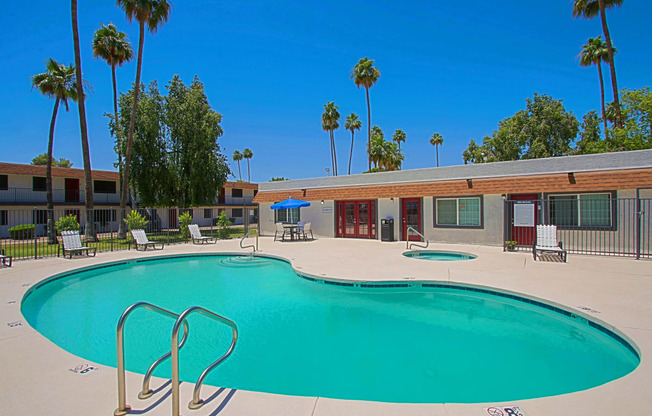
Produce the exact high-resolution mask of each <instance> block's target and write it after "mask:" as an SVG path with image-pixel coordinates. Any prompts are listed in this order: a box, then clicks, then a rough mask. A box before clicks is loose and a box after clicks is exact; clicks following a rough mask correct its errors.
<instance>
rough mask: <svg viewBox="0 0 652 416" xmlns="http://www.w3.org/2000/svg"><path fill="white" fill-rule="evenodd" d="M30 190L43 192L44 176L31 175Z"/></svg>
mask: <svg viewBox="0 0 652 416" xmlns="http://www.w3.org/2000/svg"><path fill="white" fill-rule="evenodd" d="M32 191H34V192H45V178H43V177H41V176H33V177H32Z"/></svg>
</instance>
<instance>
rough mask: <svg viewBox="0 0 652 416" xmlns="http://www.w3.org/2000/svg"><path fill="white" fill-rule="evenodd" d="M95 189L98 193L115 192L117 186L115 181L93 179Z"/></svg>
mask: <svg viewBox="0 0 652 416" xmlns="http://www.w3.org/2000/svg"><path fill="white" fill-rule="evenodd" d="M93 190H94V191H95V193H96V194H115V193H116V187H115V182H113V181H93Z"/></svg>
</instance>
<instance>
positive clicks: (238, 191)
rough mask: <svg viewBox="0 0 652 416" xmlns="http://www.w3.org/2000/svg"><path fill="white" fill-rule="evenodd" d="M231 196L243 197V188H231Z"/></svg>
mask: <svg viewBox="0 0 652 416" xmlns="http://www.w3.org/2000/svg"><path fill="white" fill-rule="evenodd" d="M231 196H232V197H233V198H242V189H236V188H233V189H231Z"/></svg>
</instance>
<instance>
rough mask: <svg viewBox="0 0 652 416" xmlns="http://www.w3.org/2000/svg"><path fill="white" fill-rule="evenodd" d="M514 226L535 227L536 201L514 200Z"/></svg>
mask: <svg viewBox="0 0 652 416" xmlns="http://www.w3.org/2000/svg"><path fill="white" fill-rule="evenodd" d="M514 226H515V227H534V202H532V201H514Z"/></svg>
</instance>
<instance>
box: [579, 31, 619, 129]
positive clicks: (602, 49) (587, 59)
mask: <svg viewBox="0 0 652 416" xmlns="http://www.w3.org/2000/svg"><path fill="white" fill-rule="evenodd" d="M614 52H617V51H616V50H614ZM602 62H609V52H608V50H607V44H606V43H605V42H603V41H602V37H601V36H597V37H595V38H589V40H588V41H587V42H586V44H584V45H583V46H582V52H581V53H580V65H581V66H591V65H595V66H597V67H598V77H599V78H600V105H601V106H602V121H603V123H604V136H605V137H604V138H605V140H607V113H606V110H605V101H604V80H603V77H602Z"/></svg>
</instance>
